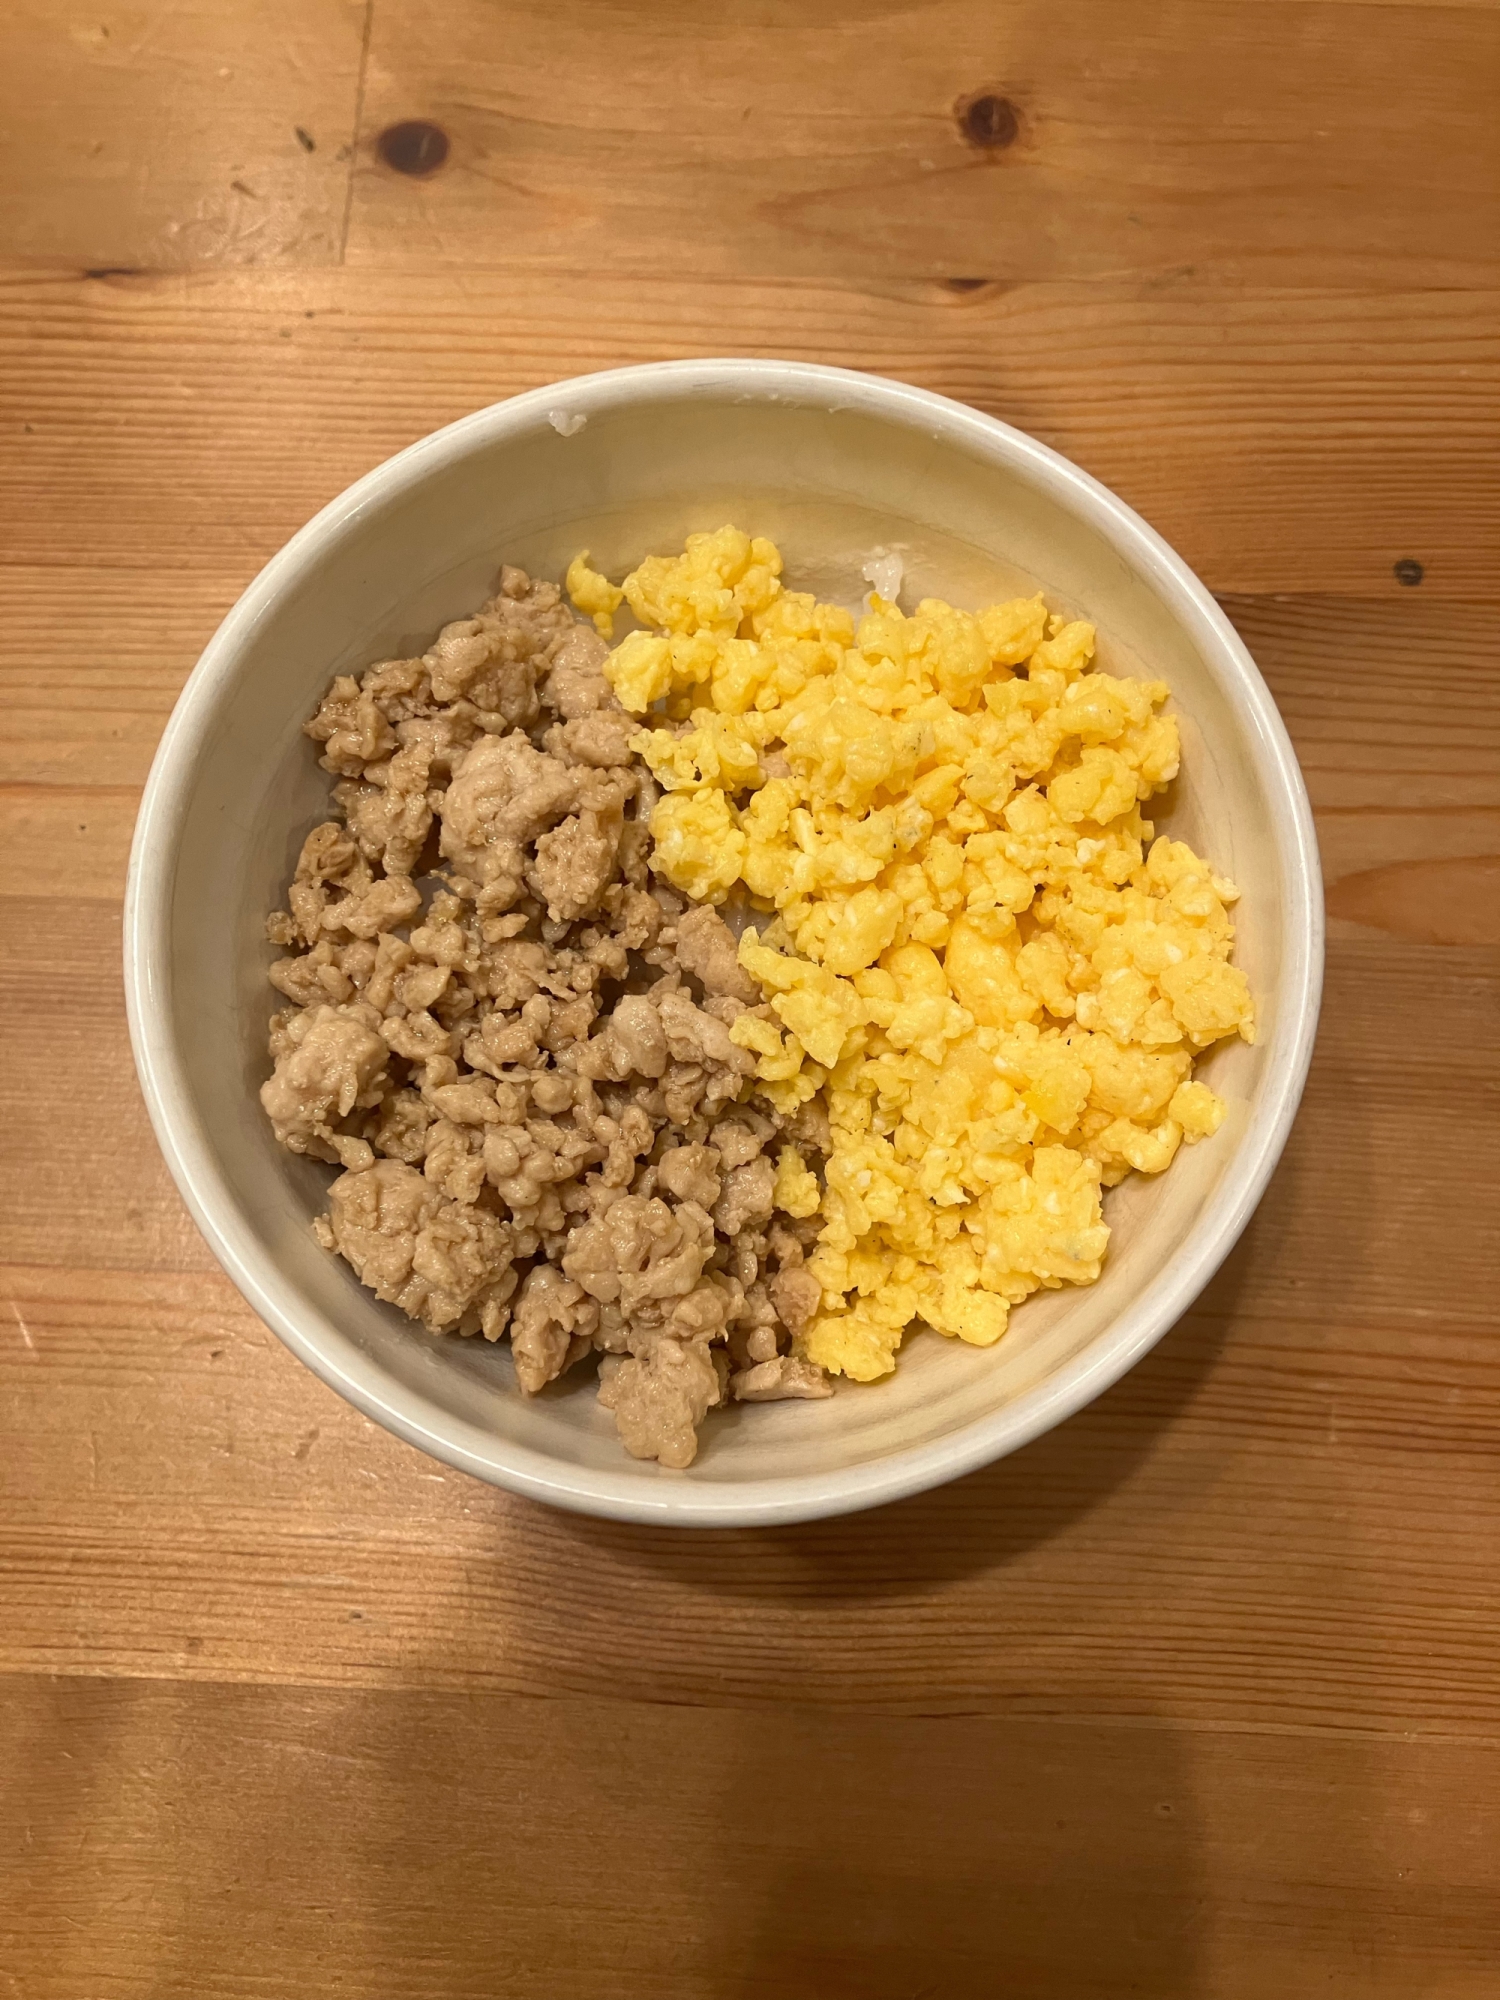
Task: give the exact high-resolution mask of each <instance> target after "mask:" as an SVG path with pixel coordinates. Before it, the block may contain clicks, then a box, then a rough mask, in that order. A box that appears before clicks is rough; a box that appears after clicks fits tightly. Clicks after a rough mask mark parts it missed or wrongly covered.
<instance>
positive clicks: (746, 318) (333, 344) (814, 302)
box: [0, 14, 1500, 601]
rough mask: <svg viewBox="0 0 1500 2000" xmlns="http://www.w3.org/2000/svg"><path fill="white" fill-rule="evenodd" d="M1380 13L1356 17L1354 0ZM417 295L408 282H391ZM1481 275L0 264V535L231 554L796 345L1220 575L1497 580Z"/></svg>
mask: <svg viewBox="0 0 1500 2000" xmlns="http://www.w3.org/2000/svg"><path fill="white" fill-rule="evenodd" d="M1382 18H1383V14H1382ZM415 300H419V301H420V306H419V308H418V307H415V306H414V301H415ZM1496 321H1497V314H1496V295H1494V294H1490V295H1485V294H1478V293H1468V292H1462V291H1450V292H1444V293H1427V294H1421V293H1402V294H1391V295H1388V296H1382V297H1378V298H1375V297H1368V296H1361V295H1358V294H1349V293H1341V292H1328V291H1323V292H1308V293H1298V294H1290V293H1279V292H1256V293H1251V294H1246V295H1242V296H1234V297H1229V298H1224V297H1199V296H1195V295H1193V294H1192V293H1191V292H1189V291H1182V290H1174V289H1173V288H1171V287H1167V288H1163V289H1157V290H1153V289H1151V288H1149V287H1147V288H1145V289H1142V288H1140V287H1118V286H1104V285H1099V286H1094V285H1023V286H1018V287H1007V286H989V287H985V288H982V289H980V290H979V291H975V292H968V291H965V292H955V291H953V290H951V289H950V288H948V287H946V286H943V285H937V284H928V285H922V284H913V285H907V286H892V287H879V288H875V289H860V288H857V287H853V286H847V285H843V286H841V285H836V284H816V283H806V284H795V285H781V284H760V283H745V282H730V281H725V282H722V283H713V282H708V281H706V280H704V279H702V278H699V277H697V276H693V277H691V278H681V279H676V278H661V279H654V278H653V279H642V280H640V281H638V282H637V281H632V283H631V284H630V285H629V286H628V287H626V288H624V289H623V290H622V291H621V293H620V295H619V296H618V297H617V298H616V299H615V300H614V301H613V302H612V305H611V309H610V312H609V313H608V314H607V315H605V314H601V312H600V311H599V307H598V294H597V283H596V281H595V280H594V279H593V278H592V277H591V276H588V275H583V274H578V273H573V274H569V273H566V272H561V273H546V272H531V273H526V272H522V271H515V272H510V273H505V274H500V273H485V272H477V271H448V272H428V273H425V274H421V275H412V274H405V275H402V276H399V277H398V276H392V275H387V274H383V273H380V272H373V271H342V272H312V271H308V272H303V271H271V272H256V273H243V272H238V273H237V272H224V273H204V274H201V275H199V276H195V277H193V278H180V277H167V278H157V279H151V278H139V279H134V278H118V279H109V280H92V281H85V280H63V279H54V280H49V281H47V282H45V283H44V282H40V281H37V280H34V279H27V278H26V277H24V276H22V275H19V274H12V275H11V277H10V279H9V281H8V282H5V283H3V284H0V436H6V437H7V438H8V439H9V440H10V444H11V448H10V449H9V450H7V451H6V452H5V453H4V454H3V455H0V543H3V546H4V547H5V550H6V553H7V558H8V560H10V561H11V562H14V563H17V564H21V565H30V566H32V567H35V568H46V567H50V566H53V565H55V564H57V563H58V562H59V561H74V560H77V559H78V558H79V557H80V556H82V557H83V558H84V559H85V560H86V561H87V562H88V563H89V564H91V565H95V566H97V567H100V568H105V569H118V568H140V569H147V570H150V571H152V572H153V573H158V572H160V571H161V570H162V569H163V568H185V569H193V570H198V571H203V572H208V571H213V572H216V573H219V574H229V575H232V576H234V577H236V578H244V579H245V580H248V578H249V576H250V575H252V574H253V573H254V571H255V569H256V568H258V567H259V565H260V564H261V563H262V562H264V561H265V560H266V559H267V558H268V557H269V556H270V555H271V554H272V553H273V552H274V551H275V550H276V549H277V548H278V547H279V546H280V545H281V543H282V542H283V541H285V540H286V539H287V537H288V536H289V535H290V534H291V533H292V532H293V531H294V530H295V529H296V528H298V527H299V526H300V525H301V524H302V523H303V521H305V520H306V519H307V518H308V517H309V516H310V515H311V514H312V513H314V512H315V511H316V510H317V508H318V507H320V506H321V505H323V503H324V502H325V501H327V500H329V499H330V498H332V497H333V495H334V494H335V493H337V492H338V491H339V490H340V489H341V488H342V487H343V486H345V485H346V484H347V483H348V482H349V481H350V480H352V479H354V478H356V477H358V476H359V475H360V474H361V473H363V472H364V471H366V470H368V468H369V467H370V466H372V465H374V464H376V463H378V462H379V461H380V460H381V459H383V458H385V457H387V456H388V455H389V454H390V453H392V452H394V451H396V450H398V449H400V448H401V447H402V446H404V445H406V444H408V443H410V442H411V441H412V440H413V439H414V438H417V437H420V436H422V435H423V434H424V433H426V432H428V431H430V430H432V429H434V428H436V427H437V426H438V425H440V424H443V423H446V422H448V421H450V420H451V419H453V418H455V417H457V416H460V415H462V414H464V413H465V412H466V411H468V410H471V409H474V408H477V407H479V406H481V405H483V404H486V403H489V402H493V401H495V400H497V399H498V398H501V397H504V396H508V395H511V394H514V393H515V392H516V391H518V390H521V389H527V388H532V387H535V386H537V385H539V384H542V383H545V382H547V381H550V380H555V379H557V378H559V377H562V376H566V375H570V374H575V373H580V372H584V371H586V370H589V369H594V368H603V367H609V366H612V365H615V364H618V363H624V362H630V361H642V360H653V359H661V358H667V357H672V356H694V355H706V354H721V353H724V352H726V351H727V352H731V353H733V352H739V353H744V354H765V355H786V354H795V355H800V356H803V357H805V358H807V359H810V360H817V361H829V362H837V363H841V364H845V365H849V366H854V367H860V368H865V369H869V370H871V371H873V372H875V373H877V374H884V375H891V376H895V377H897V378H899V379H902V380H907V381H912V382H916V383H918V384H920V385H922V386H924V387H928V388H933V389H937V390H940V391H942V392H944V393H946V394H948V395H952V396H956V397H959V398H960V399H962V400H965V401H968V402H971V403H973V404H975V405H976V406H977V407H979V408H981V409H984V410H987V411H990V412H991V413H992V414H994V415H997V416H1000V417H1003V418H1005V419H1007V420H1008V421H1010V422H1013V423H1016V424H1018V425H1020V426H1021V427H1022V428H1023V429H1025V430H1029V431H1031V432H1032V433H1034V434H1035V435H1036V436H1038V437H1041V438H1043V439H1044V440H1045V441H1046V442H1047V443H1049V444H1053V445H1055V446H1057V447H1058V448H1059V449H1060V450H1062V451H1064V452H1066V453H1067V454H1068V455H1069V456H1071V457H1073V458H1075V459H1076V460H1077V461H1078V462H1079V463H1080V464H1082V465H1084V466H1086V467H1087V468H1088V470H1090V471H1091V472H1093V473H1095V474H1097V475H1098V476H1099V477H1100V478H1101V479H1103V480H1104V481H1105V482H1106V483H1107V484H1109V485H1111V486H1113V487H1114V488H1115V489H1116V490H1117V491H1119V492H1120V493H1122V494H1123V495H1124V497H1125V498H1127V499H1128V500H1130V501H1131V502H1132V503H1133V504H1134V505H1135V506H1136V507H1138V508H1139V509H1140V510H1141V511H1142V512H1143V513H1144V514H1145V515H1146V517H1147V518H1148V519H1149V520H1150V521H1152V522H1153V524H1154V525H1155V526H1156V527H1158V528H1159V529H1160V530H1161V531H1162V532H1163V533H1164V534H1165V535H1166V536H1167V537H1168V539H1169V540H1171V541H1172V542H1173V543H1174V544H1175V545H1176V546H1177V547H1178V548H1179V549H1180V550H1181V551H1182V553H1183V554H1184V555H1185V556H1186V557H1187V559H1188V561H1189V562H1191V563H1192V564H1193V566H1194V567H1195V568H1196V569H1197V570H1198V572H1199V574H1200V575H1202V576H1203V577H1204V578H1205V580H1206V581H1207V582H1208V583H1209V585H1210V586H1211V587H1212V588H1214V589H1215V590H1219V591H1254V592H1264V591H1313V592H1324V593H1343V594H1349V595H1361V596H1382V595H1383V596H1387V597H1389V598H1391V599H1392V600H1395V601H1406V600H1408V599H1409V598H1410V597H1411V595H1412V593H1411V592H1409V591H1407V590H1404V589H1403V587H1402V586H1401V585H1400V584H1399V583H1398V582H1397V580H1396V577H1395V575H1394V565H1395V564H1396V563H1397V562H1399V561H1403V560H1406V559H1415V560H1417V561H1419V562H1420V563H1422V564H1423V565H1424V568H1425V574H1424V580H1423V582H1422V584H1421V586H1420V589H1421V594H1422V597H1423V599H1424V600H1426V599H1428V598H1431V597H1433V596H1442V597H1448V598H1458V599H1462V598H1465V597H1467V598H1485V597H1495V596H1500V553H1497V546H1496V540H1495V537H1494V536H1493V535H1492V534H1491V533H1489V517H1490V511H1491V509H1490V501H1491V498H1492V486H1493V471H1492V467H1493V460H1494V455H1495V451H1496V446H1497V441H1500V335H1497V332H1496Z"/></svg>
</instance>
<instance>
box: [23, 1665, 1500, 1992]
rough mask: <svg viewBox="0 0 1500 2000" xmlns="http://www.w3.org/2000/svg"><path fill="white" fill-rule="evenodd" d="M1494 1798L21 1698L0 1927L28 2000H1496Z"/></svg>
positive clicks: (884, 1736)
mask: <svg viewBox="0 0 1500 2000" xmlns="http://www.w3.org/2000/svg"><path fill="white" fill-rule="evenodd" d="M872 1773H878V1774H879V1782H878V1785H876V1786H874V1787H872V1786H871V1784H870V1774H872ZM710 1774H711V1775H710ZM937 1774H942V1781H941V1783H940V1784H935V1783H934V1778H935V1776H936V1775H937ZM1497 1776H1500V1772H1497V1766H1496V1753H1495V1752H1493V1751H1486V1752H1481V1753H1476V1752H1474V1751H1473V1750H1471V1749H1467V1748H1465V1749H1462V1750H1460V1749H1457V1748H1452V1747H1447V1746H1439V1745H1425V1744H1422V1745H1419V1744H1406V1743H1400V1742H1385V1743H1381V1744H1368V1743H1354V1742H1337V1741H1329V1740H1326V1739H1325V1740H1322V1741H1312V1742H1309V1741H1308V1740H1307V1739H1299V1740H1297V1741H1295V1742H1289V1741H1286V1740H1282V1739H1277V1738H1272V1737H1264V1736H1255V1735H1245V1734H1233V1733H1204V1732H1194V1733H1185V1732H1180V1731H1175V1730H1172V1729H1170V1728H1167V1727H1162V1726H1150V1727H1142V1728H1136V1729H1110V1728H1104V1727H1099V1726H1097V1725H1082V1726H1058V1725H1055V1724H1046V1723H1037V1722H1034V1721H1025V1720H1008V1721H987V1722H982V1723H976V1722H975V1721H973V1720H971V1719H963V1720H942V1719H936V1718H933V1719H927V1718H902V1719H899V1720H897V1719H892V1718H884V1717H879V1716H871V1715H868V1714H866V1713H865V1712H863V1711H862V1710H861V1709H860V1708H859V1707H858V1706H857V1705H851V1706H850V1707H849V1708H847V1709H845V1710H843V1711H842V1712H840V1713H839V1714H837V1715H829V1714H827V1713H825V1712H821V1711H816V1712H814V1711H808V1710H806V1709H803V1708H800V1707H799V1706H798V1705H797V1704H796V1702H795V1701H794V1700H793V1701H790V1702H784V1703H783V1704H782V1705H781V1706H780V1707H779V1708H778V1710H777V1711H776V1713H775V1714H774V1716H772V1715H770V1714H768V1713H756V1712H754V1711H749V1710H744V1711H739V1712H735V1711H732V1710H731V1711H726V1712H721V1713H718V1714H715V1713H712V1712H710V1711H709V1710H707V1709H705V1708H703V1707H697V1706H687V1705H678V1704H675V1703H661V1702H649V1703H632V1702H626V1701H620V1700H609V1699H604V1700H594V1701H588V1702H580V1701H574V1700H566V1699H564V1700H553V1701H546V1702H537V1701H530V1702H512V1701H505V1700H502V1699H498V1698H493V1697H492V1698H480V1699H475V1698H472V1697H462V1696H452V1695H443V1694H438V1693H409V1694H399V1695H397V1694H390V1693H382V1694H369V1693H366V1694H363V1695H361V1696H359V1697H358V1698H357V1699H351V1698H349V1697H348V1696H346V1695H340V1694H335V1693H313V1692H309V1691H307V1690H304V1689H258V1688H257V1689H250V1688H228V1687H205V1686H198V1687H185V1686H181V1685H178V1686H168V1685H161V1684H155V1685H153V1684H141V1683H137V1684H134V1685H132V1684H129V1683H115V1684H112V1685H110V1684H97V1683H95V1684H89V1683H77V1682H74V1683H55V1682H48V1681H46V1680H44V1679H34V1680H22V1681H19V1682H16V1683H13V1692H12V1698H11V1700H10V1702H9V1703H8V1705H7V1710H6V1712H5V1713H4V1715H3V1716H0V1784H4V1785H5V1786H6V1788H7V1790H9V1791H11V1792H12V1793H13V1794H14V1795H19V1796H24V1797H25V1798H26V1800H27V1801H28V1812H29V1813H30V1814H32V1815H34V1817H30V1818H28V1819H27V1821H26V1822H25V1825H24V1828H23V1829H22V1837H21V1838H20V1839H19V1840H17V1841H14V1842H9V1843H7V1844H6V1847H5V1849H4V1850H3V1851H0V1885H3V1892H4V1893H3V1895H0V1910H3V1909H5V1908H8V1909H9V1910H10V1911H12V1912H14V1913H16V1914H15V1915H13V1916H12V1917H11V1918H10V1926H11V1938H10V1941H9V1942H10V1950H9V1953H8V1954H7V1955H8V1959H9V1963H11V1964H13V1965H16V1964H19V1965H20V1966H22V1967H23V1968H24V1969H25V1972H26V1975H27V1977H26V1984H25V1985H24V1987H22V1988H19V1989H18V1990H21V1991H24V1993H25V1994H26V1996H27V2000H73V1996H74V1995H76V1994H78V1993H83V1992H89V1993H99V1992H108V1993H109V1994H110V1995H111V1996H118V1997H119V2000H322V1996H328V2000H333V1996H335V1995H345V1994H348V1993H350V1992H354V1993H360V1994H365V1993H371V1994H373V1993H379V1994H380V1995H381V1996H382V2000H386V1997H387V1996H388V1997H389V2000H406V1996H410V2000H430V1996H431V1995H432V1994H434V1993H438V1992H440V1993H442V1994H443V1995H444V1996H445V2000H493V1996H494V1995H495V1994H496V1993H504V1994H506V1995H507V1996H514V2000H636V1996H638V1995H639V1994H641V1993H650V1994H653V1995H660V1996H662V2000H700V1996H703V1995H709V1994H713V1995H720V1994H722V1995H725V1996H732V2000H772V1996H776V2000H781V1996H790V2000H825V1996H827V1995H829V1994H833V1993H839V1994H844V1993H848V1994H856V1993H857V1994H859V1995H861V1996H865V1997H866V2000H908V1996H910V1995H912V1994H914V1993H941V1994H943V1995H944V1996H951V2000H980V1996H986V2000H987V1996H990V1995H992V1994H994V1993H997V1992H1005V1993H1016V1994H1027V1995H1030V1994H1052V1993H1057V1994H1066V1995H1067V1996H1068V1997H1069V2000H1123V1996H1126V1995H1138V1994H1150V1995H1151V1996H1152V2000H1185V1996H1193V1995H1198V1994H1205V1993H1211V1994H1213V1995H1214V1996H1215V2000H1281V1996H1282V1995H1284V1994H1285V1993H1287V1992H1289V1991H1298V1990H1301V1988H1300V1980H1301V1975H1302V1973H1303V1971H1304V1969H1305V1968H1306V1966H1307V1965H1308V1964H1309V1963H1310V1962H1314V1963H1316V1964H1317V1965H1318V1966H1319V1967H1320V1972H1321V1976H1320V1978H1319V1984H1318V1990H1319V1992H1320V1993H1326V1994H1328V1995H1330V1996H1332V2000H1409V1996H1410V1995H1411V1994H1413V1993H1415V1992H1421V1993H1422V1994H1424V1995H1438V1996H1442V2000H1488V1996H1489V1994H1490V1993H1491V1992H1492V1991H1493V1987H1492V1984H1491V1983H1490V1972H1491V1968H1492V1965H1493V1962H1494V1954H1495V1952H1496V1951H1497V1950H1500V1921H1497V1916H1496V1909H1497V1904H1496V1890H1497V1887H1500V1883H1497V1870H1496V1859H1495V1857H1496V1852H1497V1848H1496V1841H1495V1838H1494V1834H1495V1824H1494V1811H1493V1799H1494V1796H1495V1785H1496V1781H1497ZM1371 1798H1374V1799H1378V1800H1383V1801H1388V1802H1389V1803H1387V1804H1385V1805H1384V1806H1383V1807H1381V1808H1378V1809H1377V1810H1375V1811H1373V1812H1371V1811H1369V1810H1368V1808H1367V1805H1366V1802H1367V1801H1368V1800H1370V1799H1371ZM605 1828H607V1829H608V1834H607V1836H603V1829H605ZM1229 1882H1233V1883H1235V1884H1236V1885H1238V1889H1239V1893H1238V1895H1237V1896H1236V1897H1235V1898H1234V1899H1233V1900H1232V1901H1222V1902H1221V1900H1220V1899H1221V1898H1222V1890H1223V1886H1224V1885H1225V1884H1227V1883H1229ZM1081 1883H1086V1884H1087V1894H1086V1895H1082V1894H1080V1884H1081ZM877 1885H878V1886H877ZM1208 1900H1213V1901H1214V1902H1215V1905H1216V1907H1217V1908H1219V1909H1220V1910H1221V1914H1220V1915H1219V1917H1218V1920H1217V1921H1216V1922H1215V1924H1214V1925H1213V1927H1212V1928H1211V1929H1206V1928H1204V1927H1203V1926H1201V1925H1200V1924H1198V1923H1197V1922H1195V1921H1194V1912H1195V1910H1197V1909H1198V1908H1200V1907H1201V1906H1202V1905H1203V1904H1204V1902H1205V1901H1208ZM24 1912H45V1913H46V1915H45V1916H44V1917H43V1919H42V1920H41V1921H37V1920H36V1919H35V1918H29V1919H28V1918H27V1917H26V1916H24V1915H23V1914H22V1913H24ZM18 1918H19V1921H18ZM6 1926H7V1919H6V1916H5V1915H4V1914H0V1954H4V1953H5V1946H6ZM18 1953H19V1954H21V1955H19V1956H18ZM43 1953H45V1956H44V1955H43Z"/></svg>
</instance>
